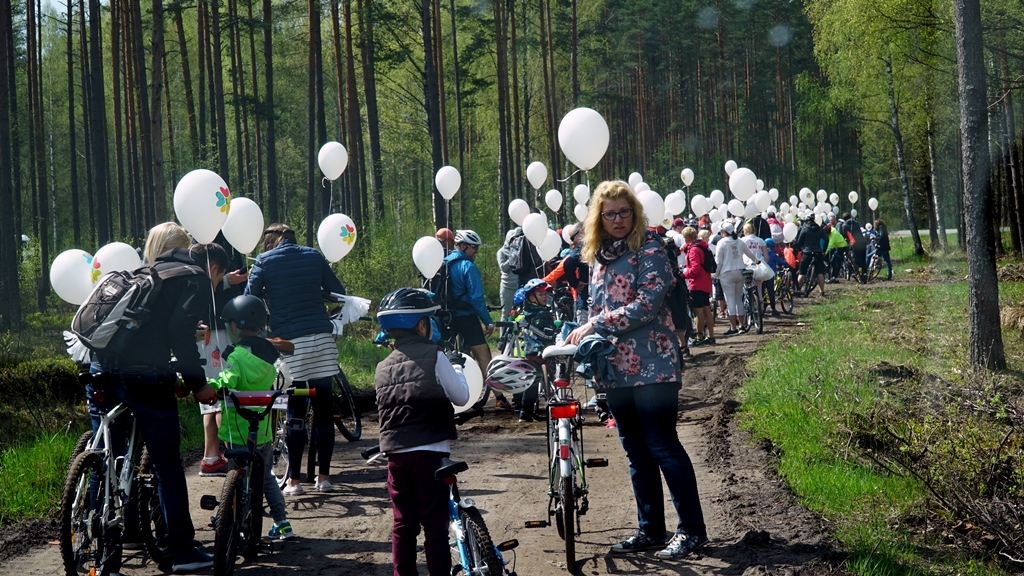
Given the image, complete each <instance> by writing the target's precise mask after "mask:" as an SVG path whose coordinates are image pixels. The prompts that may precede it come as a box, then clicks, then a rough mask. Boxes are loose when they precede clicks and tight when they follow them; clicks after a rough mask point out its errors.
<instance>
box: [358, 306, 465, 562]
mask: <svg viewBox="0 0 1024 576" xmlns="http://www.w3.org/2000/svg"><path fill="white" fill-rule="evenodd" d="M438 309H440V305H438V304H437V303H436V302H435V301H434V299H433V298H432V297H431V295H430V293H429V292H427V291H426V290H419V289H416V288H399V289H398V290H395V291H394V292H391V293H390V294H388V295H387V296H385V297H384V298H382V299H381V301H380V306H379V307H378V308H377V319H378V320H379V321H380V327H381V329H383V330H384V332H385V333H386V334H387V336H388V338H391V339H393V340H394V345H393V348H394V350H393V351H392V352H391V354H389V355H388V357H387V358H385V359H384V360H383V361H381V362H380V363H379V364H377V370H376V374H375V375H374V387H375V389H376V392H377V411H378V414H379V416H380V449H381V451H382V452H386V453H387V455H388V494H389V495H390V496H391V505H392V509H393V511H394V516H395V520H394V524H393V525H392V529H391V556H392V563H393V564H394V568H395V571H394V573H395V575H396V576H405V575H408V574H413V575H414V574H416V573H417V571H416V535H417V534H419V531H420V526H421V525H422V526H423V536H424V544H423V549H424V552H425V553H426V557H427V570H428V572H429V573H430V574H450V573H451V562H452V558H451V553H450V551H449V547H448V486H447V485H446V484H445V483H444V482H443V481H441V480H437V479H436V478H435V477H434V472H435V471H436V470H437V469H438V468H440V467H441V466H442V464H441V460H442V459H443V458H445V457H447V456H448V455H449V453H450V452H451V446H450V444H449V441H451V440H454V439H455V437H456V432H455V420H454V417H455V409H454V407H453V406H452V404H453V403H454V404H458V405H460V406H464V405H465V404H466V403H468V402H469V386H467V385H466V377H465V376H464V375H463V373H462V364H463V363H464V362H465V359H464V358H463V357H462V356H461V355H460V354H456V353H453V354H452V356H451V358H454V359H456V360H455V362H456V363H455V364H453V363H452V361H451V360H449V357H448V356H445V354H444V352H442V351H441V350H440V349H439V348H438V347H437V344H435V343H433V342H431V340H430V334H431V332H432V328H431V325H430V317H431V316H433V315H434V312H436V311H437V310H438Z"/></svg>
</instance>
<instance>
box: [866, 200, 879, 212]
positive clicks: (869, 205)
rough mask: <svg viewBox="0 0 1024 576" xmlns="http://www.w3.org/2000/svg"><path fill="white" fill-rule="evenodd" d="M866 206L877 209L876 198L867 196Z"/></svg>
mask: <svg viewBox="0 0 1024 576" xmlns="http://www.w3.org/2000/svg"><path fill="white" fill-rule="evenodd" d="M868 208H871V209H872V210H878V200H877V199H875V198H868Z"/></svg>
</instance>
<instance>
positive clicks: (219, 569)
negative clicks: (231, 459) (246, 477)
mask: <svg viewBox="0 0 1024 576" xmlns="http://www.w3.org/2000/svg"><path fill="white" fill-rule="evenodd" d="M241 510H242V480H241V476H240V474H239V472H238V470H231V471H230V472H228V475H227V477H226V478H224V488H223V489H222V490H221V492H220V506H219V507H218V508H217V516H216V519H215V520H214V522H215V523H216V525H217V528H216V532H215V536H214V544H213V573H214V575H215V576H230V575H231V574H233V573H234V572H235V561H236V560H237V559H238V550H239V548H240V547H241V546H242V532H241V529H242V526H241V523H240V519H241V518H240V516H241Z"/></svg>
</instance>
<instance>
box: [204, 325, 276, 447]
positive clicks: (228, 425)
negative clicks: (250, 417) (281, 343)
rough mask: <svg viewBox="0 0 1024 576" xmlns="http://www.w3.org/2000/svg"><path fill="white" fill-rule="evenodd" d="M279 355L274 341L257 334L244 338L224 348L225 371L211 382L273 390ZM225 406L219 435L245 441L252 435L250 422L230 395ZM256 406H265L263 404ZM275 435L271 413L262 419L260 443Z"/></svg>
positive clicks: (242, 388)
mask: <svg viewBox="0 0 1024 576" xmlns="http://www.w3.org/2000/svg"><path fill="white" fill-rule="evenodd" d="M277 358H278V353H277V350H276V349H275V348H274V346H273V344H271V343H270V342H267V341H266V340H264V339H263V338H257V337H255V336H250V337H246V338H243V339H242V340H240V341H239V342H238V344H236V345H234V346H228V347H227V349H225V350H224V371H222V372H221V373H220V376H218V377H217V378H214V379H211V380H210V386H213V387H214V388H215V389H217V390H221V389H225V388H227V389H231V390H240V391H259V390H271V389H273V388H274V381H275V380H276V379H277V369H276V368H274V362H276V361H277ZM221 409H222V410H223V419H222V421H221V425H220V431H219V432H218V433H217V436H218V437H219V438H220V439H221V440H223V441H225V442H228V443H230V444H235V445H239V444H245V440H246V438H248V437H249V422H248V421H247V420H246V419H245V418H242V417H241V416H239V415H238V411H237V410H236V409H235V405H234V403H233V402H232V401H231V399H230V398H226V399H224V400H223V405H222V406H221ZM255 409H256V410H263V408H262V407H258V408H255ZM272 438H273V430H271V418H270V417H269V416H268V417H266V418H264V419H263V421H261V422H260V427H259V431H258V433H257V436H256V444H257V445H261V444H266V443H267V442H270V441H271V439H272Z"/></svg>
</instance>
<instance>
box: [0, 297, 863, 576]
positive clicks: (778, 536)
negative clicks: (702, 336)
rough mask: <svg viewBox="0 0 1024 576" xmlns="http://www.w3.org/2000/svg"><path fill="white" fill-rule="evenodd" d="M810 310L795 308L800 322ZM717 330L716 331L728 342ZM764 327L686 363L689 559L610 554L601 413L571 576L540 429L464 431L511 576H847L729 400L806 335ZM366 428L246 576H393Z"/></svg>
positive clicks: (203, 526) (35, 557) (476, 493)
mask: <svg viewBox="0 0 1024 576" xmlns="http://www.w3.org/2000/svg"><path fill="white" fill-rule="evenodd" d="M846 286H849V285H848V284H846ZM850 287H851V288H853V289H855V290H856V289H858V288H860V287H853V286H850ZM830 297H831V296H830ZM815 299H816V297H814V298H812V299H811V301H813V300H815ZM808 303H809V300H797V308H798V310H797V311H799V307H800V306H807V305H808ZM721 322H722V321H721V320H720V321H719V324H720V326H719V332H723V331H724V328H721ZM766 324H767V326H766V329H765V334H763V335H760V336H759V335H756V334H753V333H749V334H741V335H739V336H737V337H733V338H728V339H727V338H721V337H719V338H718V344H716V345H714V346H707V347H699V348H694V349H693V352H694V353H695V357H694V358H693V359H692V360H689V361H687V364H686V369H685V371H684V373H683V384H682V388H681V390H680V392H679V401H680V402H679V421H678V424H677V430H678V432H679V437H680V439H681V441H682V443H683V445H684V446H685V447H686V449H687V451H688V453H689V455H690V458H691V460H692V461H693V464H694V468H695V469H696V473H697V483H698V487H699V490H700V499H701V504H702V507H703V512H704V517H705V522H706V524H707V528H708V535H709V537H710V542H709V544H708V545H707V546H706V547H704V548H703V549H701V550H699V551H698V552H696V553H694V554H692V555H691V556H689V557H687V558H684V559H680V560H673V561H662V560H659V559H657V558H656V557H655V556H654V554H653V552H647V553H641V554H629V555H612V554H610V553H609V547H610V546H611V545H612V544H613V543H615V542H618V541H620V540H622V539H624V538H626V537H627V536H629V535H630V534H631V533H632V531H633V529H634V528H635V527H636V504H635V500H634V499H633V495H632V490H631V489H630V485H629V473H628V468H627V462H626V457H625V454H624V452H623V450H622V447H621V445H620V443H619V440H618V437H617V435H616V433H615V430H614V429H608V428H605V427H604V425H602V424H600V423H599V422H598V421H597V418H596V417H595V416H593V414H592V413H588V416H587V420H586V424H585V428H584V447H585V450H586V456H587V457H588V458H592V457H603V458H607V459H608V460H609V462H610V464H609V466H608V467H607V468H598V469H590V470H588V481H589V484H590V511H589V513H588V514H586V515H585V516H583V517H582V518H581V522H580V525H581V528H582V533H581V534H580V535H579V536H577V545H576V564H575V566H571V567H567V566H566V562H565V551H564V547H563V543H562V541H561V540H560V539H559V537H558V534H557V533H556V530H555V528H554V527H548V528H541V529H524V528H523V526H524V524H523V523H524V521H527V520H541V519H545V515H546V506H547V496H546V495H545V494H546V489H547V485H546V477H547V475H546V450H547V448H546V441H545V425H544V423H542V422H541V423H519V422H518V418H517V416H516V415H514V414H512V413H498V412H492V411H488V412H487V413H486V415H485V416H484V417H483V418H482V419H475V420H473V421H471V422H470V423H467V424H465V425H463V426H461V427H460V430H459V440H458V441H456V442H455V443H454V445H453V451H452V456H453V458H454V459H456V460H466V461H468V462H469V464H470V468H469V471H468V472H464V473H463V474H461V475H460V476H459V483H460V490H461V492H462V495H463V497H471V498H473V499H474V500H475V501H476V503H477V505H478V507H479V508H480V509H481V510H482V511H483V516H484V519H485V521H486V523H487V526H488V528H489V530H490V533H491V535H492V537H493V539H494V541H495V542H500V541H503V540H506V539H511V538H517V539H518V540H519V542H520V545H519V548H518V549H517V550H516V554H515V560H516V562H515V571H516V572H517V573H518V574H521V575H527V574H559V573H565V571H566V569H567V568H569V569H570V571H571V572H573V573H576V574H581V575H588V576H589V575H601V574H686V575H704V574H707V575H712V574H713V575H742V576H753V575H755V574H757V575H761V574H776V575H797V574H846V572H845V571H844V570H843V569H842V568H841V564H842V554H841V553H838V552H837V551H835V550H834V549H833V547H832V545H831V541H830V532H831V531H830V527H829V525H828V524H827V522H826V521H824V520H823V519H822V518H820V517H818V516H816V515H815V514H812V513H811V512H809V511H807V510H806V509H805V508H804V507H803V506H801V505H800V504H799V503H798V502H797V500H796V498H795V497H794V495H793V494H792V493H791V492H790V491H789V490H788V489H787V487H786V486H785V485H784V483H783V482H782V481H781V480H780V479H779V478H778V477H777V475H776V474H775V473H774V472H773V466H772V461H773V458H774V457H773V455H772V454H771V452H770V450H769V449H768V448H767V447H766V446H760V445H756V444H754V443H752V442H751V441H750V436H749V434H748V433H747V432H746V431H745V430H743V429H741V428H740V427H739V426H738V424H737V422H736V421H735V419H734V418H733V416H734V414H735V412H736V410H737V408H738V407H739V404H738V402H737V401H736V400H735V394H734V392H735V391H736V390H737V388H738V387H740V386H741V385H742V384H743V382H744V379H745V378H746V376H747V368H746V362H747V360H748V359H749V358H750V357H751V356H752V355H753V353H754V352H755V351H756V350H757V349H758V347H759V346H760V345H761V344H762V343H763V342H765V341H766V339H768V338H776V337H782V338H786V336H787V335H788V334H793V333H795V332H796V331H799V330H801V329H802V325H801V324H800V323H799V322H798V319H797V317H793V316H788V315H783V316H780V317H778V318H770V319H769V320H768V322H767V323H766ZM363 418H364V430H363V438H364V439H363V440H361V441H359V442H355V443H349V442H346V441H345V440H344V439H342V438H341V437H340V435H339V437H338V442H337V444H336V447H335V452H334V459H333V472H332V475H331V481H332V482H333V483H334V485H335V487H334V491H333V492H331V493H328V494H317V493H313V492H311V491H309V492H307V494H306V495H304V496H298V497H290V498H287V502H288V514H289V519H290V520H291V522H292V525H293V526H294V527H295V531H296V533H297V534H298V535H299V538H296V539H294V540H290V541H286V542H283V543H277V545H276V551H275V552H274V553H273V554H272V555H261V556H258V557H257V558H256V559H255V560H254V561H252V562H249V563H246V564H242V565H240V566H239V569H240V570H241V571H242V573H243V574H246V573H248V574H254V575H255V574H288V573H296V574H298V573H302V574H305V575H313V574H331V575H335V574H371V575H379V576H385V575H387V574H391V571H392V569H391V545H390V531H391V520H392V517H391V509H390V508H391V507H390V501H389V499H388V494H387V490H386V488H385V480H386V476H387V472H386V469H385V467H384V466H381V465H366V464H365V463H364V462H363V461H362V460H361V459H360V457H359V450H360V449H361V448H364V447H367V446H370V445H372V444H375V443H376V437H377V434H376V426H375V414H373V413H366V414H364V416H363ZM197 472H198V464H193V465H192V466H191V467H189V468H187V474H188V479H189V491H190V495H191V499H192V503H191V504H192V506H191V509H192V517H193V521H194V523H195V525H196V528H197V534H196V538H197V539H198V540H200V541H201V542H203V543H205V544H206V545H207V549H208V550H212V542H213V531H212V530H211V529H210V527H209V512H206V511H203V510H201V509H200V508H199V498H200V496H202V495H203V494H219V493H220V487H221V483H222V479H220V478H201V477H199V476H198V473H197ZM666 510H667V514H668V516H667V518H666V522H667V526H668V528H669V530H670V531H671V530H672V528H673V526H674V523H675V520H676V518H675V513H674V510H673V508H672V507H671V504H670V502H669V500H668V498H667V492H666ZM264 524H265V526H267V525H268V524H269V522H268V521H267V520H265V521H264ZM56 535H57V534H56V525H55V523H54V522H53V521H51V520H41V521H35V522H32V523H28V524H22V525H21V526H19V527H17V528H14V529H11V528H6V529H4V531H3V532H0V562H2V563H3V564H4V565H5V568H6V569H7V571H8V573H11V574H19V575H24V576H52V575H53V574H55V573H60V572H61V570H62V567H61V561H60V554H59V552H58V547H57V546H56V542H55V538H56ZM507 556H510V555H507ZM420 560H421V562H422V561H423V560H422V554H421V555H420ZM509 567H510V568H511V567H512V566H511V564H510V565H509ZM423 571H424V572H425V567H424V568H423ZM125 572H126V573H128V574H136V575H153V574H164V573H167V572H169V570H162V569H160V568H159V567H157V566H156V565H154V564H153V563H152V562H150V561H149V559H148V557H147V556H146V555H145V553H144V552H142V551H128V550H126V551H125Z"/></svg>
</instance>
